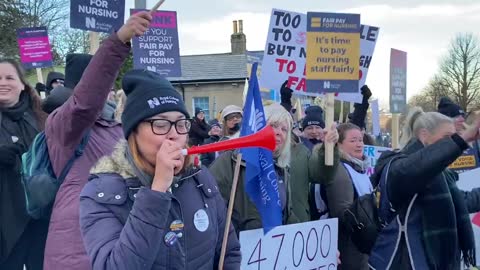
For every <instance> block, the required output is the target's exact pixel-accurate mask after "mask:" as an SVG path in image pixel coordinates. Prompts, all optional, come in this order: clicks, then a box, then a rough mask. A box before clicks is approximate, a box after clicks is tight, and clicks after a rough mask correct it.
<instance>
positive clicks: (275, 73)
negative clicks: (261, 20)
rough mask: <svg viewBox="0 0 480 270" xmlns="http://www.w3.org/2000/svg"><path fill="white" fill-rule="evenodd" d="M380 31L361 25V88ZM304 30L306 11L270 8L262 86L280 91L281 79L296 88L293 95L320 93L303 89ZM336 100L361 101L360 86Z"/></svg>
mask: <svg viewBox="0 0 480 270" xmlns="http://www.w3.org/2000/svg"><path fill="white" fill-rule="evenodd" d="M379 31H380V29H379V28H378V27H375V26H369V25H361V33H360V59H359V60H360V61H359V63H360V82H359V87H360V88H361V87H362V86H363V85H365V82H366V78H367V73H368V68H369V67H370V63H371V61H372V56H373V52H374V50H375V44H376V42H377V38H378V34H379ZM306 32H307V14H303V13H297V12H292V11H286V10H280V9H273V10H272V14H271V16H270V25H269V28H268V35H267V43H266V44H265V51H264V56H263V62H262V73H261V76H260V86H261V87H263V88H267V89H275V90H277V91H279V90H280V86H281V85H282V84H283V82H285V81H288V84H287V86H288V87H289V88H291V89H292V90H293V91H295V93H294V94H297V95H309V96H319V95H318V94H313V93H307V92H306V79H305V64H306V38H307V34H306ZM320 96H323V95H320ZM335 99H337V100H342V101H347V102H356V103H361V102H362V95H361V94H360V89H359V92H358V93H354V94H352V93H349V94H345V93H340V94H336V95H335Z"/></svg>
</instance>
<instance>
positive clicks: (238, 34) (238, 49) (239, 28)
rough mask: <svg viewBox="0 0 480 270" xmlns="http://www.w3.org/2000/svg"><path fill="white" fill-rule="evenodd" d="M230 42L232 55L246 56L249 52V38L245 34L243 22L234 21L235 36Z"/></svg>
mask: <svg viewBox="0 0 480 270" xmlns="http://www.w3.org/2000/svg"><path fill="white" fill-rule="evenodd" d="M230 42H231V46H232V54H245V52H246V51H247V37H246V36H245V34H244V33H243V20H239V21H238V22H237V21H233V34H232V36H231V37H230Z"/></svg>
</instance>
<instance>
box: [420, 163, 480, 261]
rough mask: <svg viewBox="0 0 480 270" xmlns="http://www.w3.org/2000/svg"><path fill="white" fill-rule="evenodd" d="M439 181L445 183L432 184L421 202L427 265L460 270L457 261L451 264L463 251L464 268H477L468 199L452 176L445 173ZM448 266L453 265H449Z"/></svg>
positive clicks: (450, 173)
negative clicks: (467, 205)
mask: <svg viewBox="0 0 480 270" xmlns="http://www.w3.org/2000/svg"><path fill="white" fill-rule="evenodd" d="M440 177H441V179H442V181H435V182H433V183H432V185H431V186H430V187H429V188H428V189H427V191H426V194H425V195H424V196H423V200H422V203H423V205H424V211H423V220H424V222H423V239H424V241H423V243H424V245H425V250H426V254H427V256H428V259H429V260H428V261H429V263H430V264H434V265H435V269H458V264H459V261H458V258H457V259H455V260H452V257H455V254H458V250H461V251H462V254H463V261H464V263H465V265H466V266H474V265H475V264H476V258H475V240H474V239H475V238H474V235H473V229H472V223H471V221H470V216H469V214H468V210H467V207H466V205H465V199H464V197H463V195H462V193H461V191H460V190H459V189H458V188H457V186H456V183H455V179H454V177H453V175H452V172H450V171H448V170H445V171H444V172H442V174H441V176H440ZM427 194H435V196H433V195H430V196H428V195H427ZM438 197H441V198H442V199H438ZM442 213H443V214H442ZM447 215H448V216H447ZM452 215H454V216H452ZM457 240H458V241H457ZM441 262H443V263H441ZM448 262H450V263H451V264H450V265H446V263H448Z"/></svg>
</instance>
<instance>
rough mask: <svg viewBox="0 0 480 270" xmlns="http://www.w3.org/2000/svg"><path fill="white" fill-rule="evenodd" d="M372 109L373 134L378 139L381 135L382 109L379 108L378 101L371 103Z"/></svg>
mask: <svg viewBox="0 0 480 270" xmlns="http://www.w3.org/2000/svg"><path fill="white" fill-rule="evenodd" d="M370 108H372V133H373V135H374V136H375V137H376V136H378V135H379V134H380V108H379V106H378V99H375V100H372V101H371V102H370Z"/></svg>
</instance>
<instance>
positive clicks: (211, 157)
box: [200, 136, 220, 168]
mask: <svg viewBox="0 0 480 270" xmlns="http://www.w3.org/2000/svg"><path fill="white" fill-rule="evenodd" d="M219 140H220V136H210V138H208V139H206V140H205V141H204V142H203V144H211V143H216V142H218V141H219ZM215 155H216V152H210V153H205V154H202V155H201V156H200V160H201V161H202V165H203V166H205V167H207V168H208V167H210V164H212V163H213V162H214V161H215Z"/></svg>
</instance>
